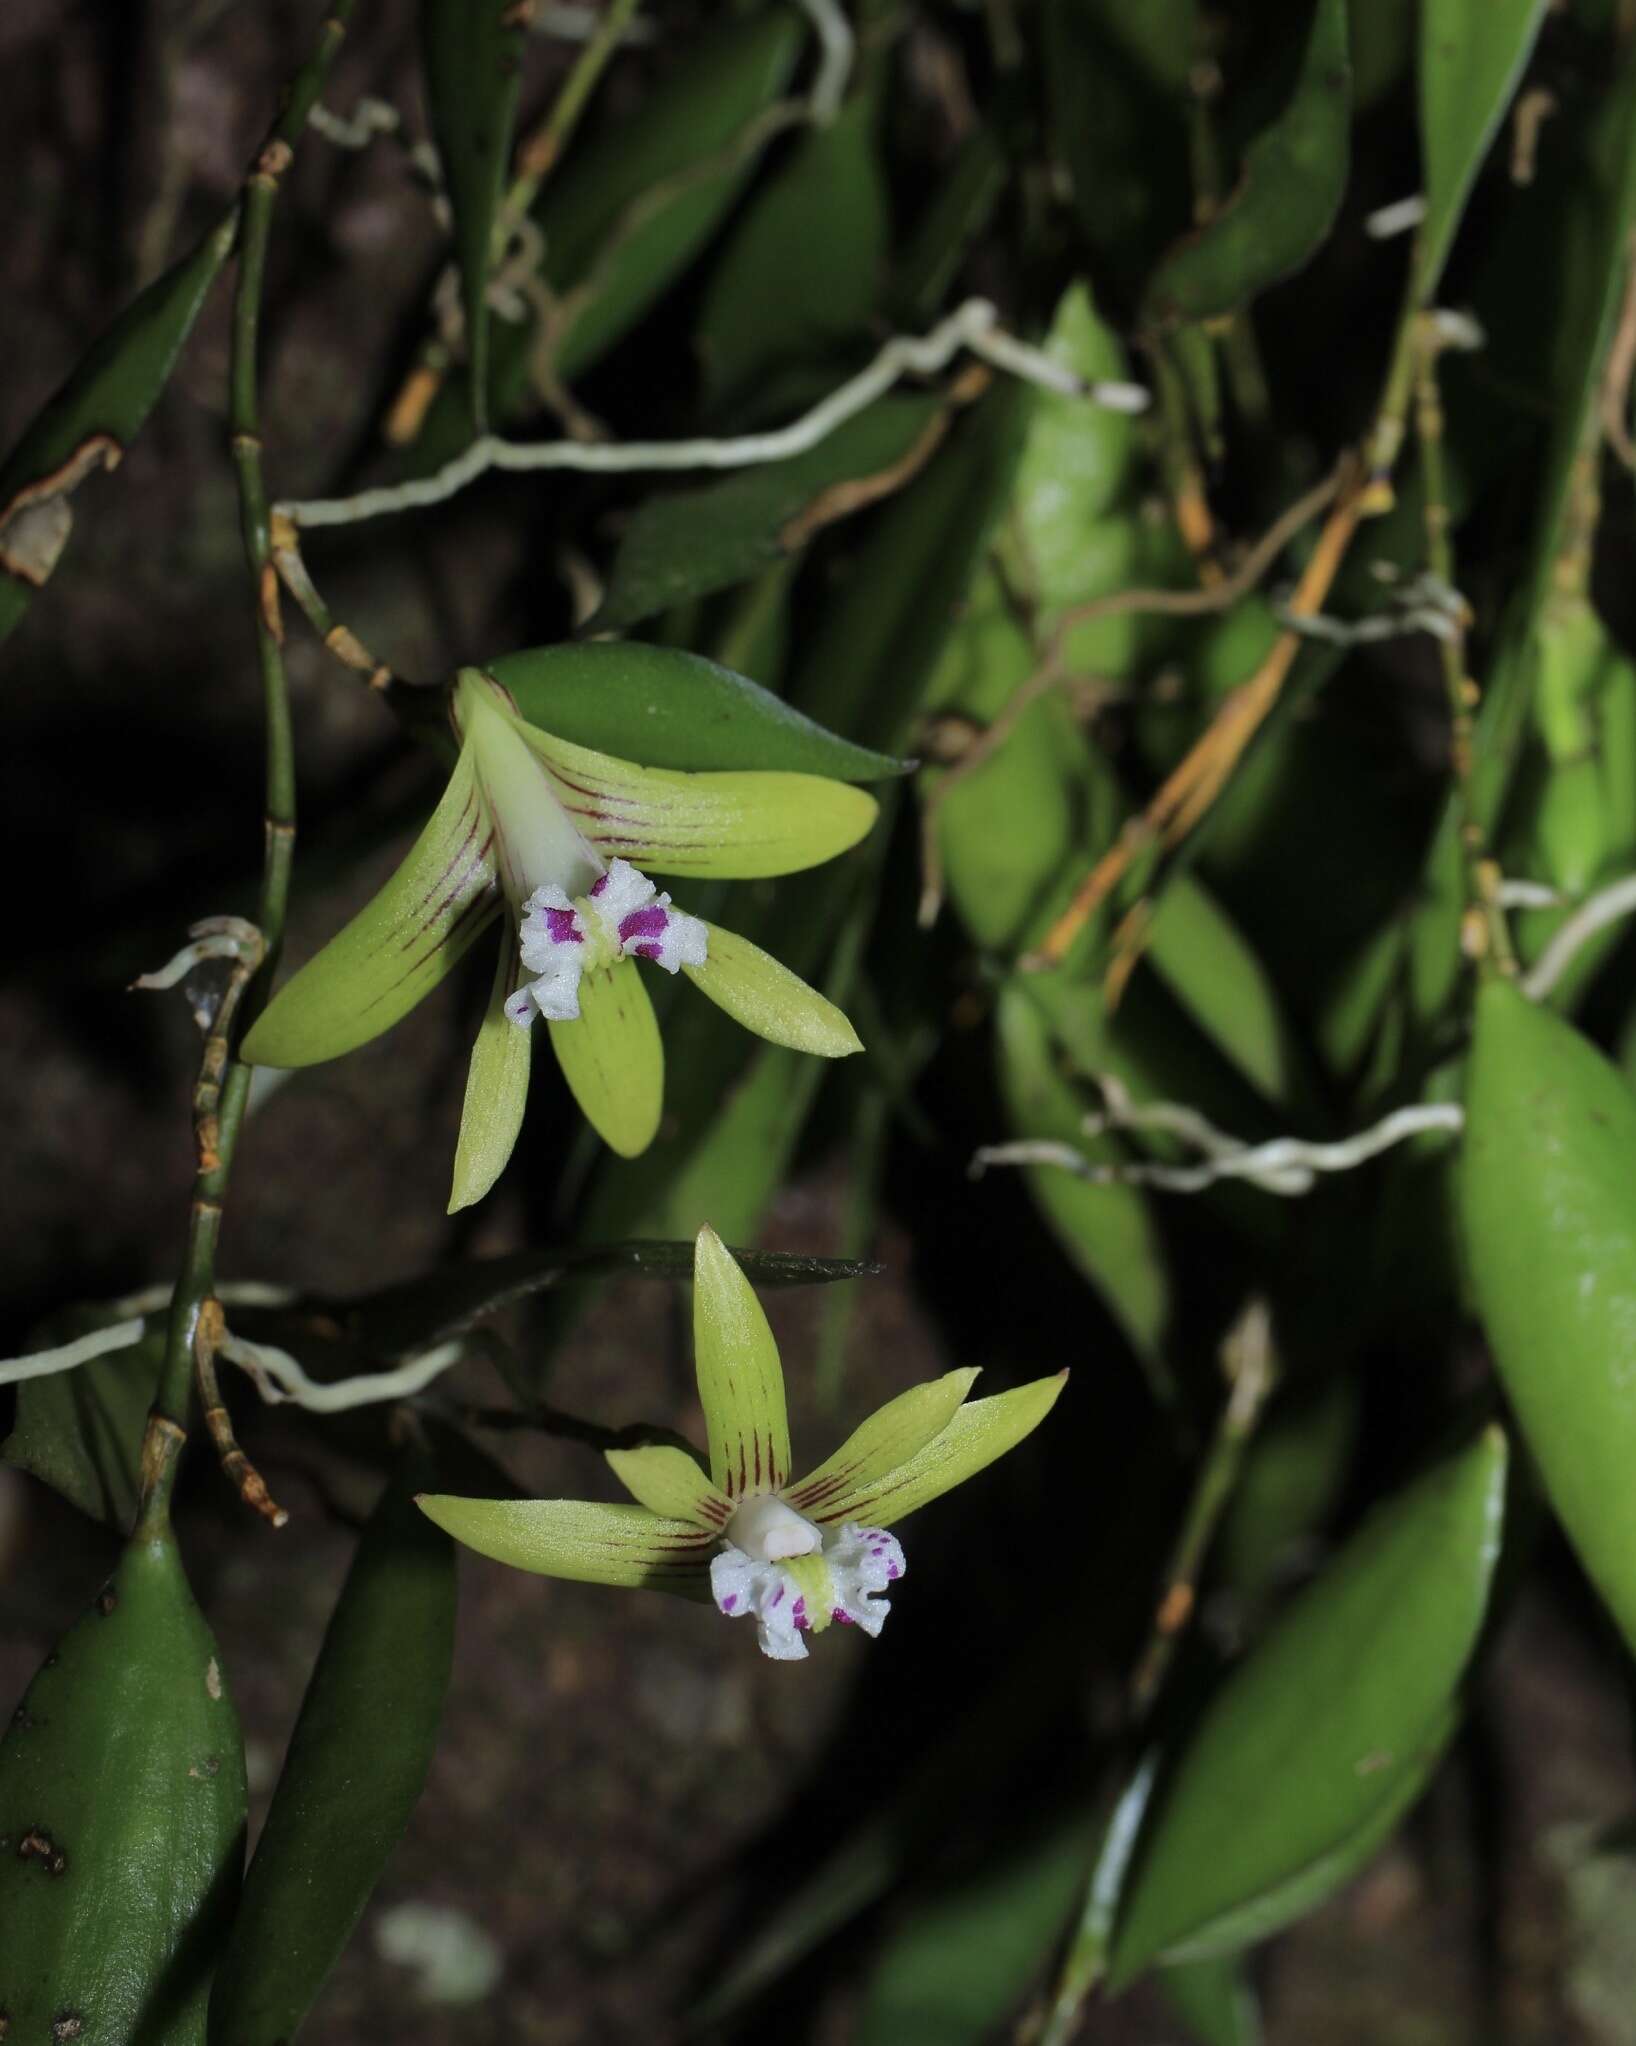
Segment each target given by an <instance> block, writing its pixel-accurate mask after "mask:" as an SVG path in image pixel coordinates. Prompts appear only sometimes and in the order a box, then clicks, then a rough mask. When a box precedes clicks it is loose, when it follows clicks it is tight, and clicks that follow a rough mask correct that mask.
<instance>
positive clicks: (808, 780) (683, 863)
mask: <svg viewBox="0 0 1636 2046" xmlns="http://www.w3.org/2000/svg"><path fill="white" fill-rule="evenodd" d="M517 729H518V730H519V731H520V732H521V733H522V735H523V737H524V738H525V739H527V741H528V742H529V744H530V745H531V746H532V747H533V749H534V751H535V752H536V753H537V754H538V755H539V757H540V758H541V759H542V760H543V761H544V762H545V763H546V765H547V766H548V767H549V769H550V770H551V775H552V777H553V779H554V780H555V782H556V784H557V795H558V799H559V801H560V802H561V804H562V806H563V808H564V809H565V810H566V811H567V812H568V814H569V816H570V817H571V818H572V819H573V822H574V825H575V827H576V829H577V830H579V831H580V832H582V833H583V834H584V836H585V837H586V838H587V839H589V840H590V842H591V844H592V845H594V846H595V847H596V849H597V851H598V852H599V853H600V854H601V855H602V856H603V858H604V859H610V860H611V859H623V860H629V861H630V862H631V864H632V865H633V866H638V867H656V868H657V869H658V870H659V872H660V873H663V874H693V875H709V876H711V877H713V878H714V879H716V880H721V881H750V880H759V879H763V878H765V877H766V876H768V875H772V874H796V873H799V872H800V871H801V870H802V869H803V868H804V867H816V866H820V865H822V863H823V862H824V861H825V860H832V859H834V858H835V856H836V854H837V853H843V852H845V851H846V850H847V848H848V847H849V846H854V845H856V844H857V842H858V840H859V839H860V838H862V837H863V836H864V835H865V833H866V832H867V831H868V830H869V828H870V826H871V825H872V824H873V823H874V821H875V818H876V816H877V814H878V812H879V808H880V806H879V804H878V803H877V802H876V801H875V798H874V797H873V796H871V795H868V794H867V793H866V792H865V791H864V790H862V789H858V788H854V787H852V785H851V784H850V783H849V782H840V781H829V780H827V779H826V778H825V777H824V776H822V775H817V774H781V773H780V774H773V773H760V772H756V771H753V770H733V771H729V772H724V773H719V774H683V773H681V772H679V771H677V770H676V769H674V768H665V767H637V766H636V765H634V764H633V763H632V762H631V761H628V760H616V759H614V757H613V756H612V754H609V753H593V752H592V751H591V749H590V748H589V747H588V746H575V745H571V744H570V743H569V741H568V740H566V739H559V738H557V737H555V736H554V735H553V734H552V733H550V732H542V731H540V730H539V729H538V728H537V727H536V726H534V725H528V724H522V723H519V724H518V727H517Z"/></svg>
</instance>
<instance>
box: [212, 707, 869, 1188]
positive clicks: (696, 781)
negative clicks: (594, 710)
mask: <svg viewBox="0 0 1636 2046" xmlns="http://www.w3.org/2000/svg"><path fill="white" fill-rule="evenodd" d="M452 710H453V716H454V722H455V728H456V731H457V733H458V734H459V737H460V741H461V745H460V754H459V758H458V759H457V761H456V763H455V769H454V773H453V775H452V776H451V777H450V780H449V785H448V788H447V789H446V790H445V792H444V795H443V799H442V801H441V802H440V803H439V804H438V806H437V809H436V811H435V812H434V813H433V815H432V818H431V821H430V822H429V823H428V824H427V826H426V828H425V830H424V831H423V832H422V833H421V835H420V837H419V838H418V839H417V840H416V842H415V844H414V846H413V847H412V849H411V850H410V852H409V855H408V857H407V858H406V859H405V860H404V861H403V863H402V865H401V866H399V868H398V869H397V872H396V873H395V874H393V876H392V878H391V879H390V880H389V881H388V882H387V883H386V886H385V887H384V888H383V889H382V890H381V891H380V893H379V894H378V895H377V896H376V897H375V898H374V900H373V901H372V902H370V903H369V904H368V905H367V906H366V907H365V908H364V909H362V910H361V911H360V912H359V913H358V915H357V916H355V917H354V918H353V920H352V922H351V923H349V924H348V925H347V926H346V927H345V929H344V930H342V931H341V932H340V933H339V934H338V935H337V936H336V937H334V938H332V939H331V940H330V942H329V944H327V945H326V946H325V947H324V948H323V950H322V951H321V952H319V953H318V954H317V955H316V957H314V958H313V959H311V960H309V961H308V963H307V964H306V965H305V966H304V967H302V969H301V971H300V972H299V973H297V974H296V975H295V976H294V978H293V979H292V980H290V981H289V982H288V984H287V985H286V986H284V987H283V988H281V989H280V990H279V992H278V994H277V995H276V996H275V997H274V999H273V1001H272V1002H271V1003H270V1004H269V1005H268V1007H267V1010H266V1011H265V1013H264V1014H263V1015H262V1016H261V1017H260V1019H259V1020H258V1021H257V1023H256V1024H255V1026H254V1028H253V1029H252V1030H251V1031H250V1032H249V1034H248V1035H247V1037H246V1038H245V1042H244V1056H245V1057H246V1058H247V1059H249V1060H250V1061H252V1062H253V1063H255V1064H258V1065H269V1066H306V1065H312V1064H316V1063H317V1062H318V1061H320V1060H322V1059H330V1058H335V1057H337V1056H338V1055H339V1054H340V1053H342V1052H346V1051H352V1050H353V1049H355V1048H356V1047H357V1046H358V1045H361V1044H366V1043H368V1042H369V1040H370V1039H371V1038H373V1037H377V1036H379V1035H380V1033H381V1032H382V1031H383V1030H387V1029H389V1028H390V1027H391V1025H392V1024H394V1023H396V1022H397V1021H398V1020H399V1019H400V1018H401V1017H402V1016H404V1015H406V1014H407V1013H408V1012H409V1010H410V1009H412V1008H413V1007H414V1006H415V1004H416V1003H417V1002H419V1001H420V1000H421V999H422V997H423V996H425V995H427V994H430V992H431V991H432V989H433V988H434V987H435V986H436V985H437V984H438V982H439V981H441V980H442V979H443V978H444V976H445V975H446V974H447V973H448V972H449V970H450V969H451V968H452V967H453V966H454V964H455V962H456V961H457V960H458V959H459V958H460V956H461V955H462V954H463V953H464V952H465V951H466V950H467V948H468V947H469V946H470V945H471V944H473V943H474V942H475V941H476V939H477V938H478V937H479V936H480V935H481V933H482V932H483V931H484V930H485V929H486V928H487V927H488V926H489V925H490V924H491V923H493V922H494V921H495V920H496V919H497V918H503V919H504V925H505V930H504V937H503V941H502V943H501V945H500V948H499V960H498V964H497V967H496V971H495V977H494V987H493V993H492V995H491V998H490V1001H489V1007H488V1013H487V1015H486V1016H485V1017H484V1020H483V1023H482V1027H481V1028H480V1030H479V1031H478V1035H477V1042H476V1045H475V1046H474V1048H473V1051H472V1058H471V1068H470V1072H469V1074H468V1077H467V1082H466V1098H465V1107H464V1111H463V1114H462V1117H461V1125H460V1141H459V1145H458V1147H457V1150H456V1155H455V1166H454V1188H453V1194H452V1197H451V1199H450V1202H449V1207H450V1210H451V1212H452V1211H453V1210H454V1209H456V1208H463V1207H466V1206H468V1205H469V1204H470V1203H471V1202H473V1201H475V1200H478V1199H480V1198H481V1197H482V1196H483V1195H484V1194H485V1193H487V1191H488V1190H489V1188H490V1187H491V1186H492V1185H493V1183H494V1181H495V1180H496V1179H497V1178H498V1176H499V1174H500V1172H501V1170H502V1169H503V1167H504V1165H505V1163H506V1160H507V1159H508V1158H509V1157H510V1155H511V1151H512V1146H513V1145H514V1144H515V1142H516V1140H517V1132H518V1129H519V1128H520V1126H521V1124H522V1119H523V1109H524V1106H525V1104H526V1101H527V1096H528V1076H529V1065H530V1052H531V1049H532V1039H533V1035H534V1033H533V1030H532V1028H531V1026H532V1024H533V1023H534V1021H535V1019H536V1018H537V1017H541V1018H544V1020H545V1023H546V1028H547V1030H548V1031H549V1034H550V1038H551V1048H552V1050H553V1051H554V1052H555V1053H556V1055H557V1061H558V1063H559V1064H560V1065H561V1067H562V1070H563V1074H564V1077H565V1078H566V1079H567V1082H568V1085H569V1087H570V1089H571V1090H572V1092H573V1095H574V1098H575V1100H576V1101H578V1103H579V1105H580V1107H581V1109H582V1110H583V1111H584V1113H585V1116H586V1118H587V1120H588V1121H589V1122H590V1123H591V1124H592V1125H593V1127H594V1128H595V1129H596V1130H597V1132H598V1133H599V1134H600V1135H601V1137H602V1138H603V1139H604V1141H605V1142H606V1143H607V1144H608V1145H609V1146H610V1147H611V1148H612V1149H613V1150H615V1151H617V1152H619V1153H620V1155H621V1156H623V1157H627V1158H632V1157H635V1156H636V1155H637V1154H638V1153H640V1152H642V1151H644V1150H646V1149H647V1147H648V1145H649V1144H650V1143H651V1142H652V1141H653V1138H654V1135H655V1134H656V1132H657V1130H658V1127H659V1114H660V1108H661V1106H662V1102H663V1095H664V1050H663V1046H662V1045H661V1043H660V1038H659V1027H658V1023H657V1021H656V1019H655V1017H654V1013H653V1005H652V1003H651V1001H650V1000H649V999H648V993H647V990H646V988H645V987H644V986H643V985H642V981H641V979H640V977H639V973H638V967H637V962H638V961H639V960H641V961H644V962H648V963H651V964H652V965H654V966H657V967H659V968H660V969H661V970H663V971H664V972H667V973H676V972H677V971H680V972H682V973H685V974H686V975H687V977H688V979H689V980H690V981H692V983H693V985H694V986H695V987H696V988H698V989H699V991H700V992H701V993H702V994H705V995H708V996H709V997H710V999H711V1000H712V1001H713V1002H716V1003H718V1004H719V1005H720V1007H722V1008H723V1009H725V1010H726V1011H727V1013H728V1014H729V1015H730V1016H732V1017H733V1018H734V1020H735V1021H737V1022H739V1023H742V1024H743V1025H744V1026H745V1028H746V1029H748V1030H752V1031H754V1032H755V1033H756V1035H757V1036H759V1037H765V1038H767V1039H769V1040H770V1041H771V1042H772V1043H774V1044H782V1045H788V1046H791V1047H792V1048H793V1049H795V1050H797V1051H809V1052H814V1053H816V1054H817V1055H818V1056H819V1057H821V1058H844V1057H845V1056H846V1055H847V1053H849V1052H854V1051H859V1050H861V1049H862V1047H861V1045H860V1044H859V1042H858V1037H857V1033H856V1032H855V1031H854V1029H853V1028H852V1025H851V1024H850V1023H849V1022H848V1021H847V1019H846V1017H845V1016H844V1015H843V1014H842V1013H841V1011H840V1010H839V1009H837V1008H836V1007H835V1006H834V1004H833V1003H831V1002H828V1001H826V1000H825V999H824V997H823V996H822V995H820V994H817V993H815V992H814V990H813V989H812V988H810V987H808V986H807V984H806V983H805V982H804V981H802V980H800V979H798V978H797V977H796V975H794V974H793V973H791V972H790V971H789V970H788V969H787V968H785V967H783V966H781V965H780V964H779V963H778V961H777V960H775V959H773V958H771V957H770V956H769V955H768V954H767V953H765V952H763V951H761V950H760V949H759V948H758V947H757V946H755V945H752V944H749V943H748V942H747V941H746V940H745V939H743V938H739V937H735V936H734V935H733V934H732V932H730V931H724V930H718V929H717V928H716V926H715V925H713V924H709V923H706V922H704V920H703V919H702V918H699V917H694V916H689V915H687V914H685V913H684V912H683V911H681V910H679V909H678V908H676V907H675V905H674V904H673V903H672V902H671V899H670V896H669V895H668V894H662V893H660V892H659V890H658V889H657V888H655V886H654V884H653V883H652V882H651V881H650V880H649V879H648V878H647V875H646V874H645V873H644V872H643V869H644V868H647V867H653V868H657V869H658V870H660V871H662V872H663V873H665V874H667V875H677V876H686V877H692V878H701V879H702V878H707V877H709V878H717V879H737V880H748V879H755V878H760V877H764V876H770V875H775V874H790V873H795V872H797V871H799V870H800V869H801V868H803V867H813V866H817V865H819V864H820V862H822V861H824V860H828V859H833V858H834V857H835V855H836V854H837V853H842V852H845V851H846V849H847V848H848V847H849V846H852V845H855V844H856V843H857V842H858V840H859V839H860V838H862V837H863V836H864V834H865V833H866V832H867V831H868V829H869V827H870V825H871V824H872V823H873V822H874V819H875V815H876V807H877V806H876V803H875V799H874V798H873V797H872V796H870V795H867V794H865V793H864V791H862V790H861V789H857V788H853V787H852V786H850V785H849V784H847V783H845V782H839V781H830V780H827V779H825V778H824V777H822V776H819V775H812V774H788V773H758V772H748V771H735V772H729V773H718V774H705V773H681V772H676V771H672V770H669V769H663V768H648V767H637V766H634V765H633V764H632V763H631V762H629V761H626V760H616V759H614V758H613V757H612V756H611V755H609V754H606V753H598V752H594V751H592V750H591V749H590V748H589V747H585V746H576V745H574V744H572V743H570V742H569V741H568V740H566V739H559V738H556V737H555V736H554V735H553V734H551V733H549V732H544V731H541V730H540V729H539V728H538V727H537V726H534V725H531V724H529V723H527V722H526V721H525V720H524V719H523V718H521V717H520V716H519V715H518V714H517V711H516V709H515V707H514V706H513V703H512V700H511V698H510V697H509V695H508V694H507V693H506V691H505V690H504V689H503V688H501V686H500V685H499V684H498V683H497V682H495V681H494V680H493V679H492V677H490V676H488V675H485V674H483V673H482V672H481V671H480V670H477V669H466V670H464V671H463V672H462V674H461V676H460V678H459V681H458V683H457V685H456V688H455V692H454V698H453V704H452Z"/></svg>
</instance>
